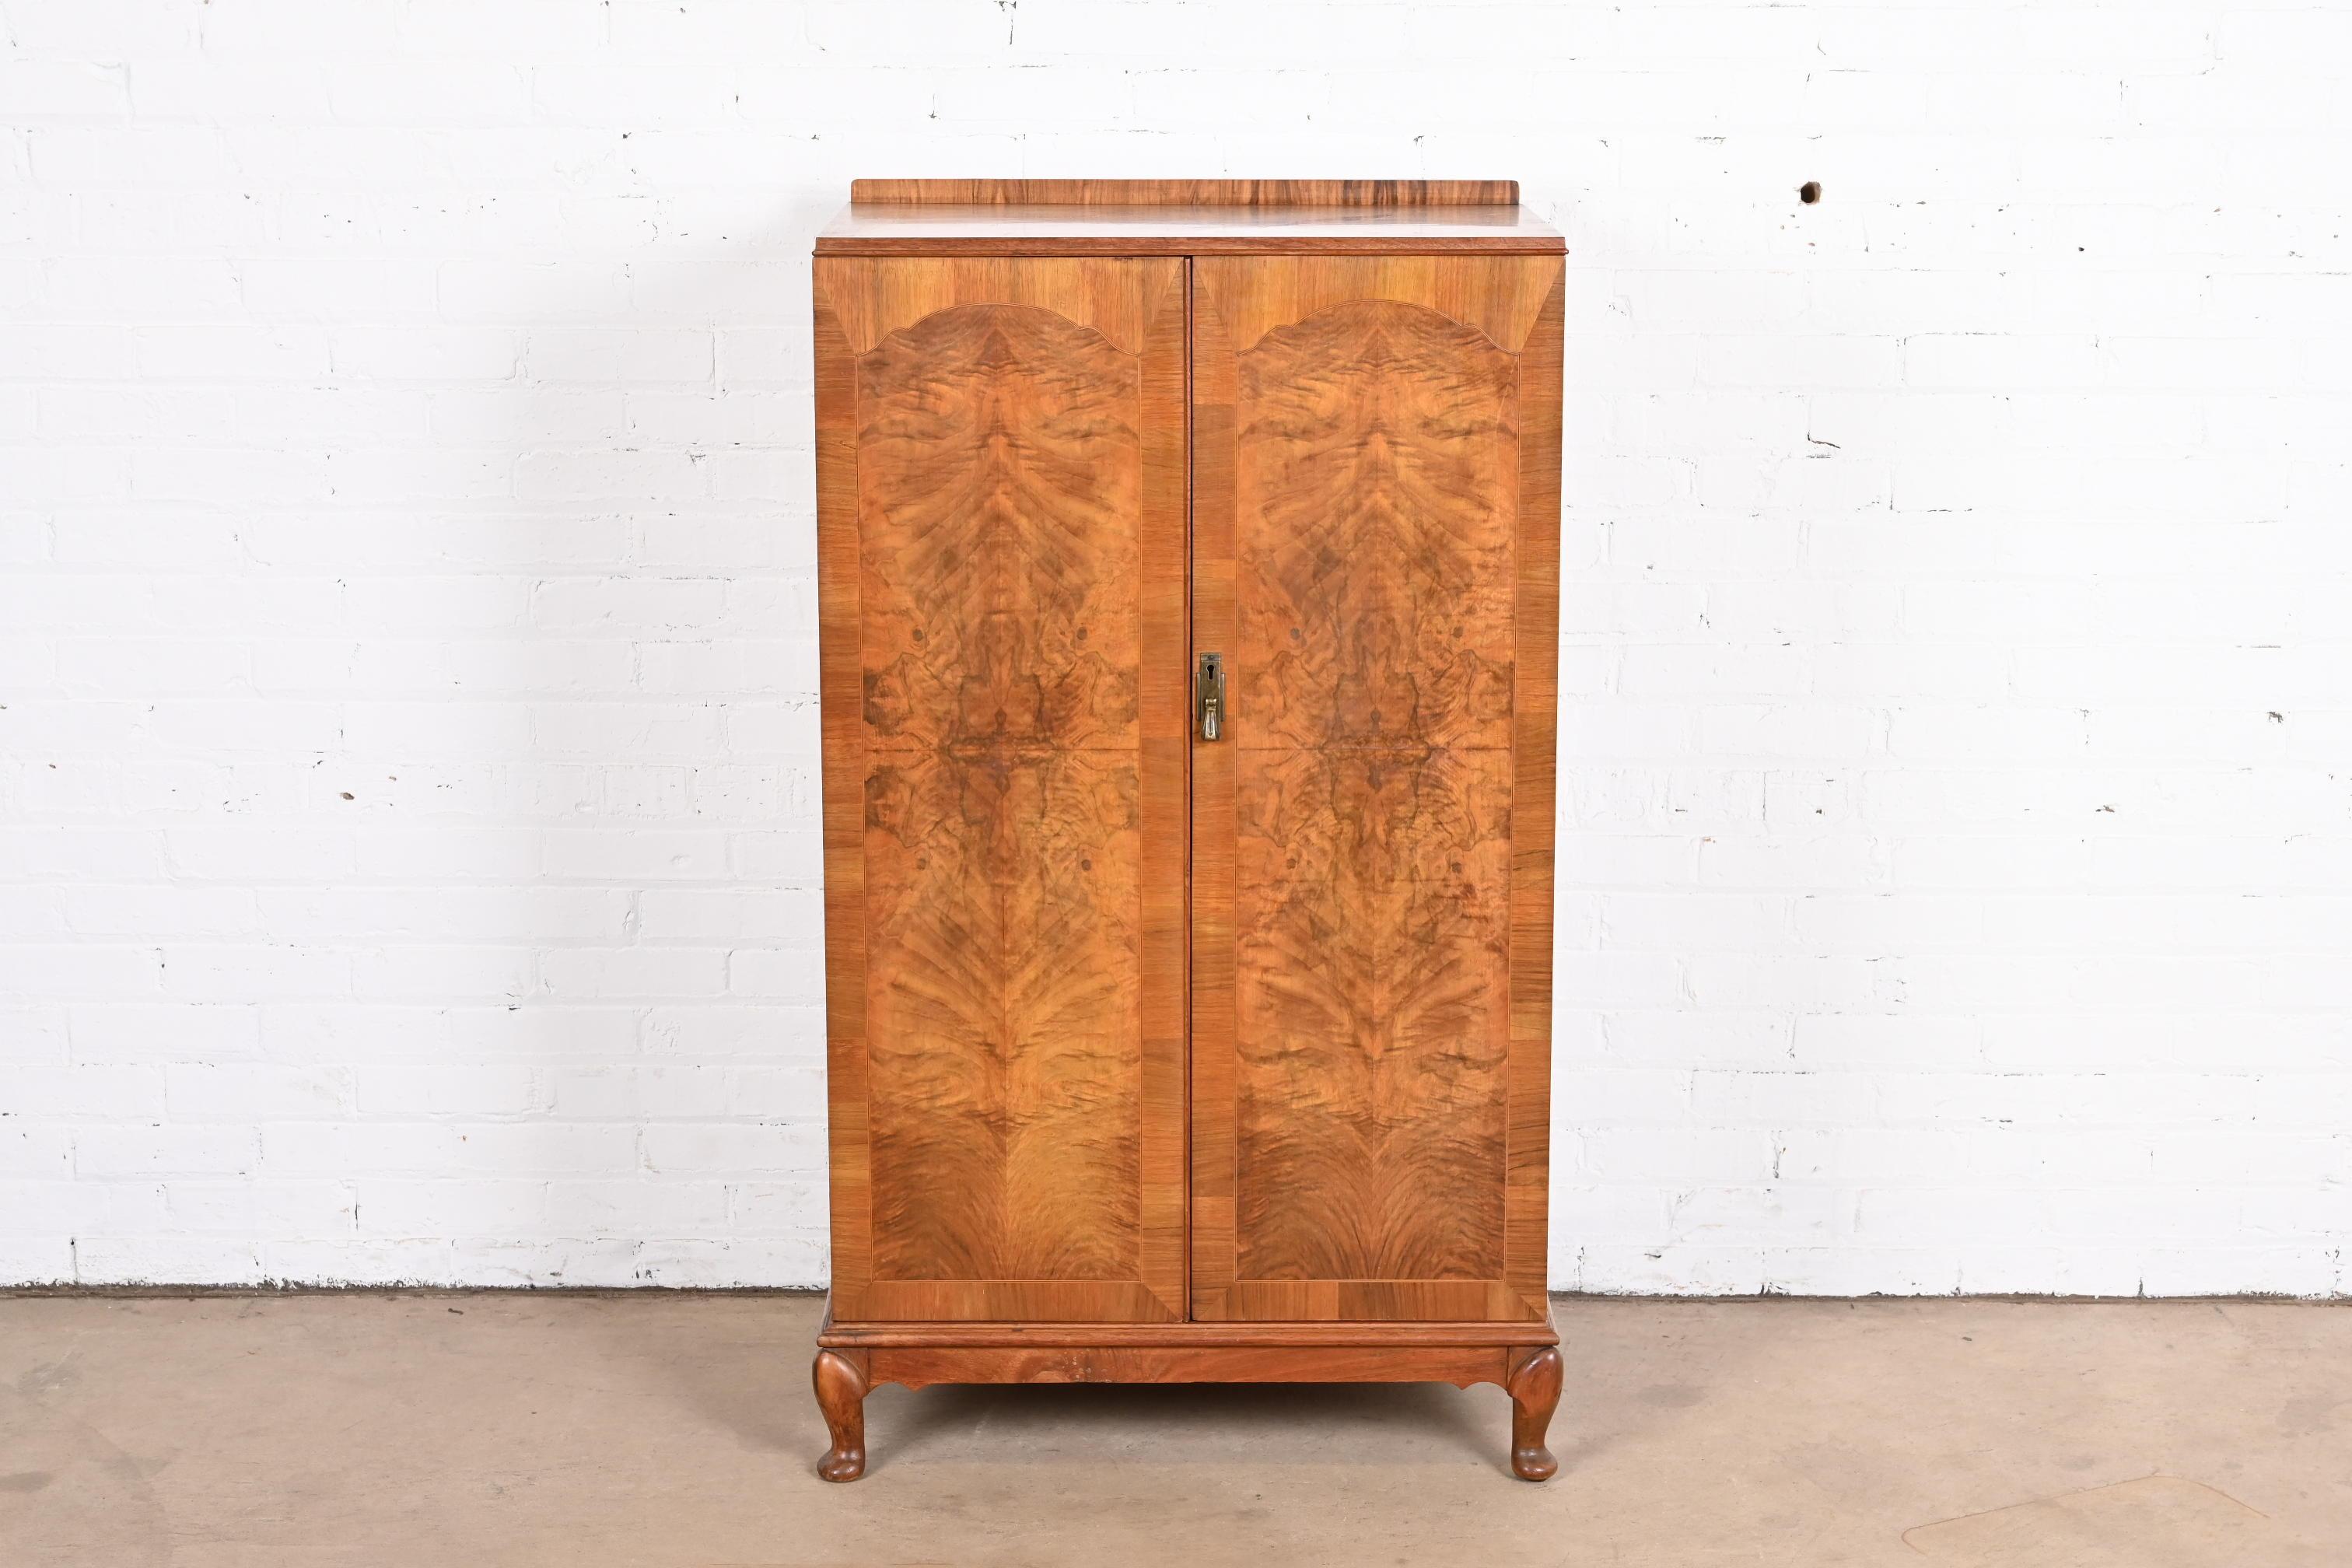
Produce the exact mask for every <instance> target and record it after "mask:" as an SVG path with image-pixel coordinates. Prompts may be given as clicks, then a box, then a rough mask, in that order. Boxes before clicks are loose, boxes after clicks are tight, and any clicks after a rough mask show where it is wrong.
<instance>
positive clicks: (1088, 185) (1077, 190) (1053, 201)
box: [849, 180, 1519, 207]
mask: <svg viewBox="0 0 2352 1568" xmlns="http://www.w3.org/2000/svg"><path fill="white" fill-rule="evenodd" d="M849 199H850V201H851V203H852V204H853V205H859V206H865V205H880V204H890V203H918V204H927V205H940V204H946V205H979V204H983V203H985V204H988V205H996V206H1036V205H1047V206H1095V205H1106V206H1306V207H1348V206H1364V207H1394V206H1412V207H1419V206H1515V205H1517V204H1518V199H1519V183H1518V181H1517V180H853V181H851V182H850V184H849Z"/></svg>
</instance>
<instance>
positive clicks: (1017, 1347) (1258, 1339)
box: [815, 1310, 1560, 1480]
mask: <svg viewBox="0 0 2352 1568" xmlns="http://www.w3.org/2000/svg"><path fill="white" fill-rule="evenodd" d="M1558 1338H1559V1336H1558V1334H1557V1333H1556V1332H1555V1331H1554V1330H1553V1328H1552V1325H1551V1321H1550V1319H1549V1310H1547V1315H1546V1317H1545V1320H1544V1321H1543V1322H1541V1323H1540V1324H1532V1325H1531V1324H1526V1323H1518V1324H1509V1325H1505V1324H1496V1323H1444V1324H1435V1323H1430V1324H1422V1323H1391V1324H1381V1325H1371V1324H1348V1323H1317V1324H1309V1323H1201V1322H1195V1323H1153V1324H1134V1325H1125V1326H1122V1325H1113V1324H1102V1325H1060V1326H1056V1325H1051V1324H988V1323H925V1324H897V1325H891V1326H888V1327H880V1326H876V1325H844V1324H837V1323H835V1322H834V1321H833V1320H832V1317H831V1315H830V1313H828V1314H827V1317H826V1321H825V1323H824V1327H823V1328H822V1329H820V1330H819V1331H818V1333H817V1343H818V1345H819V1346H820V1349H819V1350H818V1352H817V1364H816V1373H815V1375H816V1384H817V1395H818V1402H819V1404H820V1405H822V1406H823V1407H824V1415H825V1420H826V1424H827V1426H828V1427H829V1428H830V1430H831V1432H832V1434H833V1447H832V1448H831V1449H829V1450H828V1451H827V1453H826V1455H825V1457H824V1460H823V1461H821V1462H820V1464H819V1465H818V1468H817V1471H818V1474H820V1475H822V1476H824V1478H825V1479H828V1480H854V1479H856V1478H857V1477H858V1476H859V1475H862V1474H863V1473H864V1471H865V1460H866V1434H865V1425H864V1415H863V1408H862V1402H863V1400H864V1399H865V1396H866V1394H867V1393H868V1392H869V1391H870V1390H872V1389H873V1388H876V1387H878V1386H880V1385H881V1384H886V1383H897V1384H905V1385H906V1386H907V1387H908V1388H928V1387H930V1386H932V1385H933V1384H957V1383H994V1384H1006V1383H1451V1384H1455V1385H1457V1386H1460V1387H1465V1388H1466V1387H1468V1386H1470V1385H1471V1384H1477V1383H1491V1384H1497V1385H1498V1386H1500V1387H1502V1388H1503V1389H1504V1390H1505V1391H1506V1392H1507V1394H1509V1395H1510V1398H1511V1468H1512V1471H1513V1473H1514V1474H1516V1475H1517V1476H1519V1477H1520V1478H1521V1479H1526V1480H1543V1479H1548V1478H1549V1477H1550V1476H1551V1475H1552V1474H1553V1473H1555V1472H1556V1471H1557V1470H1558V1469H1559V1465H1558V1463H1557V1461H1555V1460H1554V1459H1553V1458H1552V1456H1551V1453H1550V1451H1549V1449H1548V1448H1546V1447H1545V1446H1544V1439H1545V1431H1546V1428H1547V1427H1548V1426H1549V1423H1550V1420H1551V1415H1552V1412H1553V1409H1554V1408H1555V1406H1557V1405H1558V1404H1559V1391H1560V1363H1559V1351H1558V1350H1557V1349H1555V1348H1554V1346H1555V1344H1556V1342H1557V1341H1558ZM828 1358H832V1359H831V1360H830V1361H829V1360H828Z"/></svg>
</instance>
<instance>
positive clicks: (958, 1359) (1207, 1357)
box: [866, 1345, 1558, 1388]
mask: <svg viewBox="0 0 2352 1568" xmlns="http://www.w3.org/2000/svg"><path fill="white" fill-rule="evenodd" d="M1514 1353H1515V1352H1512V1351H1510V1350H1507V1349H1502V1348H1497V1347H1494V1346H1443V1345H1397V1346H1381V1347H1345V1346H1328V1345H1324V1346H1292V1347H1285V1348H1280V1349H1252V1348H1249V1347H1245V1346H1233V1345H1226V1346H1158V1347H1146V1346H1078V1345H1073V1346H1067V1347H1064V1348H1059V1349H1045V1348H1036V1349H1023V1350H994V1349H987V1350H983V1349H968V1348H953V1349H949V1348H928V1349H904V1350H899V1349H892V1350H877V1351H870V1352H866V1355H867V1357H868V1359H869V1362H870V1364H871V1371H870V1376H871V1378H872V1380H873V1382H874V1383H876V1384H885V1383H897V1384H905V1385H906V1386H907V1387H908V1388H927V1387H929V1386H930V1385H932V1384H941V1383H1451V1384H1455V1385H1456V1386H1458V1387H1463V1388H1467V1387H1469V1386H1470V1385H1471V1384H1476V1383H1493V1384H1501V1383H1503V1382H1504V1381H1505V1380H1506V1379H1507V1378H1508V1377H1509V1375H1510V1363H1511V1358H1512V1356H1513V1354H1514ZM1553 1353H1554V1354H1557V1353H1558V1352H1553Z"/></svg>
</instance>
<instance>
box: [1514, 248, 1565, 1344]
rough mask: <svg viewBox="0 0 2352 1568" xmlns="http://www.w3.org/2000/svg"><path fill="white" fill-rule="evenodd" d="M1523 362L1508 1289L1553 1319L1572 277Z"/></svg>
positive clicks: (1547, 302) (1558, 277) (1558, 290)
mask: <svg viewBox="0 0 2352 1568" xmlns="http://www.w3.org/2000/svg"><path fill="white" fill-rule="evenodd" d="M1528 268H1529V270H1530V271H1534V272H1537V273H1538V276H1540V273H1541V271H1542V270H1543V269H1545V268H1549V270H1550V272H1551V287H1550V288H1549V289H1548V290H1547V291H1546V292H1545V294H1544V304H1543V309H1542V310H1541V311H1540V312H1538V315H1537V317H1536V321H1535V325H1534V327H1533V328H1532V329H1530V331H1529V332H1528V341H1527V342H1526V344H1525V346H1524V347H1522V348H1521V349H1520V351H1519V501H1518V511H1519V516H1518V530H1519V541H1518V544H1519V550H1518V583H1517V604H1516V605H1515V608H1514V611H1513V616H1514V620H1515V622H1516V625H1517V633H1516V637H1517V657H1516V659H1515V662H1514V666H1513V671H1514V675H1513V685H1512V695H1511V731H1512V736H1511V755H1512V765H1513V768H1514V770H1515V773H1516V778H1515V782H1514V784H1513V787H1512V795H1511V1128H1510V1139H1511V1142H1510V1174H1509V1182H1510V1187H1509V1193H1508V1196H1507V1217H1506V1219H1505V1229H1506V1232H1507V1237H1506V1252H1507V1265H1506V1272H1505V1280H1506V1282H1507V1285H1508V1286H1509V1288H1510V1289H1513V1290H1515V1291H1516V1292H1517V1294H1518V1295H1519V1297H1520V1299H1521V1300H1524V1301H1526V1302H1527V1303H1528V1307H1529V1309H1530V1310H1533V1311H1535V1312H1538V1313H1542V1312H1546V1311H1548V1310H1549V1306H1550V1298H1549V1294H1548V1288H1549V1283H1550V1280H1549V1270H1548V1268H1547V1264H1546V1250H1547V1242H1548V1240H1549V1226H1550V1206H1551V966H1552V904H1553V900H1554V897H1555V889H1554V883H1553V873H1552V852H1553V838H1554V836H1555V834H1556V833H1557V830H1558V823H1559V778H1558V771H1559V505H1560V495H1559V476H1560V401H1561V389H1562V383H1563V365H1562V363H1561V361H1562V356H1563V352H1564V347H1563V345H1564V339H1565V335H1566V326H1567V311H1568V274H1567V268H1566V265H1565V264H1564V263H1562V262H1559V261H1551V262H1532V263H1529V264H1528Z"/></svg>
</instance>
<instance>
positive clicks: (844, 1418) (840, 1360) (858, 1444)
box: [809, 1349, 871, 1481]
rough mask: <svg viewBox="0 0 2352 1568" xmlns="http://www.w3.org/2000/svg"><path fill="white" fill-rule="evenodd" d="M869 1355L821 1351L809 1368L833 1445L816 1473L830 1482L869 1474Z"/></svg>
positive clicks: (810, 1377)
mask: <svg viewBox="0 0 2352 1568" xmlns="http://www.w3.org/2000/svg"><path fill="white" fill-rule="evenodd" d="M866 1371H867V1357H866V1352H864V1351H854V1350H853V1351H836V1350H831V1349H824V1350H820V1351H818V1352H816V1360H815V1362H814V1363H813V1364H812V1365H811V1366H810V1368H809V1381H810V1382H811V1383H812V1384H814V1385H815V1388H816V1407H817V1410H818V1412H819V1413H820V1414H821V1415H824V1426H825V1430H826V1432H827V1433H828V1434H830V1435H831V1436H832V1438H833V1446H832V1447H829V1448H827V1449H826V1450H825V1452H824V1458H821V1459H819V1460H818V1461H817V1463H816V1473H817V1474H818V1475H819V1476H820V1477H822V1478H823V1479H825V1480H828V1481H854V1480H856V1479H857V1478H858V1477H860V1476H862V1475H864V1474H865V1473H866V1391H867V1389H868V1388H869V1387H870V1386H871V1384H869V1383H868V1382H867V1380H866Z"/></svg>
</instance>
